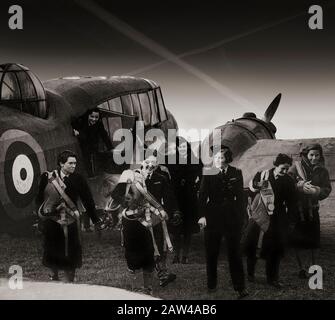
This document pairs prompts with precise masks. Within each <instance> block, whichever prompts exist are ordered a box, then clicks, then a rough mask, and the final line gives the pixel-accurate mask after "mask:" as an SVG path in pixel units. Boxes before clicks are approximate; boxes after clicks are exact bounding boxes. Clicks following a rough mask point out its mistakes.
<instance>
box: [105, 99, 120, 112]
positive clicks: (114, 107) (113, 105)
mask: <svg viewBox="0 0 335 320" xmlns="http://www.w3.org/2000/svg"><path fill="white" fill-rule="evenodd" d="M108 103H109V110H110V111H115V112H120V113H123V110H122V104H121V99H120V97H117V98H114V99H111V100H109V101H108Z"/></svg>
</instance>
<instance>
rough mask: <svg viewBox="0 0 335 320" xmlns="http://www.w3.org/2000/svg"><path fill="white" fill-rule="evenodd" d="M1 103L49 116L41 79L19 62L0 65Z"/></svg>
mask: <svg viewBox="0 0 335 320" xmlns="http://www.w3.org/2000/svg"><path fill="white" fill-rule="evenodd" d="M0 70H1V72H0V103H2V104H4V105H5V106H7V107H9V108H12V109H17V110H20V111H22V112H25V113H29V114H31V115H33V116H36V117H40V118H43V119H45V118H47V116H48V110H47V104H46V99H45V91H44V88H43V86H42V83H41V82H40V80H39V79H38V78H37V77H36V76H35V75H34V74H33V73H32V72H31V71H29V69H28V68H26V67H24V66H22V65H19V64H3V65H0Z"/></svg>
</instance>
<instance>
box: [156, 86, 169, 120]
mask: <svg viewBox="0 0 335 320" xmlns="http://www.w3.org/2000/svg"><path fill="white" fill-rule="evenodd" d="M155 93H156V96H157V102H158V109H159V117H160V121H165V120H167V118H168V117H167V113H166V109H165V105H164V101H163V97H162V92H161V89H160V88H157V89H156V90H155Z"/></svg>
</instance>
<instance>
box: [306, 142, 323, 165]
mask: <svg viewBox="0 0 335 320" xmlns="http://www.w3.org/2000/svg"><path fill="white" fill-rule="evenodd" d="M311 150H317V151H319V153H320V161H321V162H324V160H325V159H324V156H323V150H322V146H321V144H319V143H311V144H308V145H305V146H303V147H302V148H301V150H300V156H301V157H307V155H308V152H310V151H311Z"/></svg>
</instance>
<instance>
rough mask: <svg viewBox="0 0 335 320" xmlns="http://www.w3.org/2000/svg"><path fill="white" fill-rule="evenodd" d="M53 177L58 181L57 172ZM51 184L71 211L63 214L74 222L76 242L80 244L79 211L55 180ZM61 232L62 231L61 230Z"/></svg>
mask: <svg viewBox="0 0 335 320" xmlns="http://www.w3.org/2000/svg"><path fill="white" fill-rule="evenodd" d="M55 175H56V177H57V178H58V179H60V178H59V175H58V173H57V171H55ZM51 183H52V184H53V186H54V187H55V189H56V190H57V191H58V193H59V195H60V196H61V197H62V199H63V200H64V201H65V203H66V204H67V205H68V206H69V208H70V209H71V210H70V211H66V210H64V212H65V214H67V215H69V216H71V217H72V218H73V219H74V220H75V221H76V224H77V231H78V240H79V244H81V233H80V231H81V230H80V213H79V211H78V209H77V206H76V205H75V204H74V202H73V201H72V200H71V199H70V197H69V196H68V195H67V194H66V193H65V192H64V190H63V189H62V187H61V186H60V185H59V184H58V181H57V179H52V180H51ZM64 186H65V184H64ZM57 222H58V221H57ZM63 231H64V229H63ZM64 236H65V232H64ZM66 245H67V241H65V247H66Z"/></svg>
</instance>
